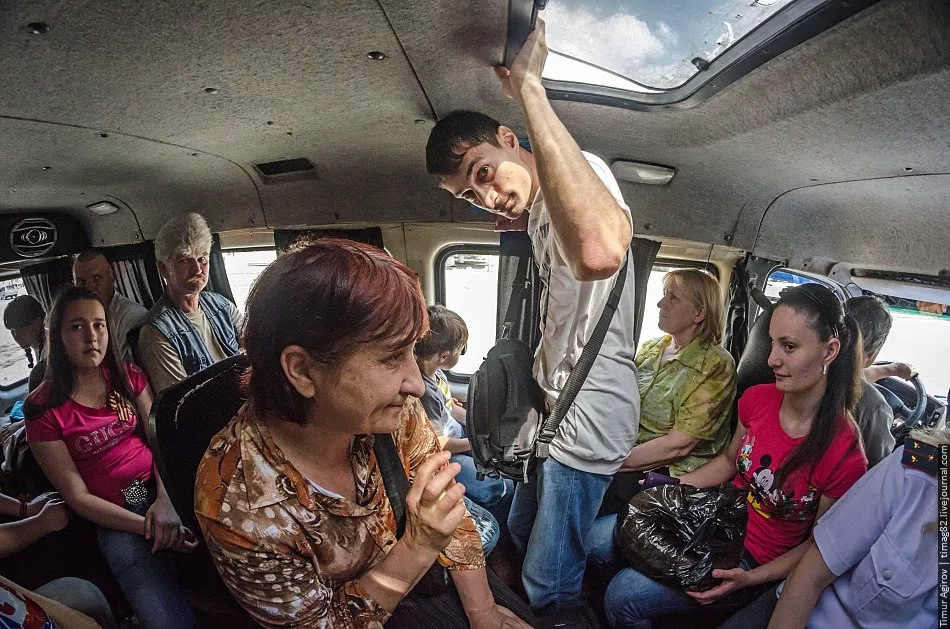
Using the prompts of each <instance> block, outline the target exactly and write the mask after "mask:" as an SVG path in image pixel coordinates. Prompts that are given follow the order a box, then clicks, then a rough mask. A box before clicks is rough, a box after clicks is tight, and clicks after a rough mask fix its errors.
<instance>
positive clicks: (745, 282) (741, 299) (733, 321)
mask: <svg viewBox="0 0 950 629" xmlns="http://www.w3.org/2000/svg"><path fill="white" fill-rule="evenodd" d="M749 255H750V254H748V253H747V254H746V255H745V257H744V258H742V259H741V260H739V261H738V262H737V263H736V266H735V267H733V269H732V276H731V277H730V278H729V303H728V308H729V310H728V311H727V313H726V334H725V338H724V339H723V346H725V348H726V349H728V350H729V353H730V354H732V358H733V360H735V361H736V364H737V365H738V364H739V359H740V358H742V352H743V351H744V350H745V346H746V343H748V342H749V271H748V265H749Z"/></svg>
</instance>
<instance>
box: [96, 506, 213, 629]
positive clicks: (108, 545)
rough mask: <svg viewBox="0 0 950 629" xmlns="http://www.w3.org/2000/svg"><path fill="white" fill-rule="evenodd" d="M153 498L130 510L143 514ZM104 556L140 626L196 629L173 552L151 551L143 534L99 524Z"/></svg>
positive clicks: (153, 628) (99, 538)
mask: <svg viewBox="0 0 950 629" xmlns="http://www.w3.org/2000/svg"><path fill="white" fill-rule="evenodd" d="M149 506H151V501H149V502H146V503H145V504H143V505H140V506H139V507H136V508H133V509H130V511H132V512H134V513H137V514H139V515H142V516H144V515H145V513H146V512H147V511H148V508H149ZM96 538H97V540H98V542H99V549H100V550H101V551H102V556H103V557H104V558H105V560H106V564H108V566H109V570H111V571H112V575H113V576H114V577H115V580H116V582H117V583H118V584H119V587H120V588H122V593H123V594H125V598H126V599H127V600H128V601H129V605H131V606H132V611H134V612H135V616H136V618H138V621H139V627H141V629H176V628H178V629H197V628H198V620H197V619H196V618H195V614H194V612H193V611H192V609H191V605H189V604H188V601H186V600H185V596H184V594H183V593H182V591H181V588H180V587H179V586H178V574H177V573H176V572H175V564H174V562H173V561H172V555H171V553H172V552H174V551H168V550H165V551H161V552H158V553H155V554H154V555H153V554H152V542H150V541H149V540H147V539H145V538H144V537H143V536H141V535H136V534H134V533H124V532H122V531H116V530H114V529H108V528H105V527H102V526H97V527H96Z"/></svg>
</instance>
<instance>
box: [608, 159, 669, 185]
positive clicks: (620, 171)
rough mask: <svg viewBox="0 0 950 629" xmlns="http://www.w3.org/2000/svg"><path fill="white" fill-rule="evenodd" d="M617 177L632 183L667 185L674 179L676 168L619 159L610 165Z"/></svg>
mask: <svg viewBox="0 0 950 629" xmlns="http://www.w3.org/2000/svg"><path fill="white" fill-rule="evenodd" d="M610 170H612V171H613V173H614V175H615V176H616V177H617V179H622V180H624V181H629V182H630V183H645V184H650V185H653V186H665V185H666V184H668V183H670V180H672V179H673V175H675V174H676V169H675V168H670V167H669V166H657V165H656V164H644V163H642V162H628V161H626V160H617V161H615V162H614V163H613V164H611V165H610Z"/></svg>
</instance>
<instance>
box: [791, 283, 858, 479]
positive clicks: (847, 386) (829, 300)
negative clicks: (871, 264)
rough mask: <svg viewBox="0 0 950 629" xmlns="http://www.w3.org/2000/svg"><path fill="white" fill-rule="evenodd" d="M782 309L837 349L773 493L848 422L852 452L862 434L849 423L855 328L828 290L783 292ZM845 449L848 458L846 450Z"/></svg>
mask: <svg viewBox="0 0 950 629" xmlns="http://www.w3.org/2000/svg"><path fill="white" fill-rule="evenodd" d="M779 306H785V307H787V308H791V309H792V310H794V311H795V312H796V313H798V314H801V315H805V316H806V317H808V319H809V321H810V322H811V328H812V330H814V331H815V334H816V335H817V336H818V338H819V340H821V341H823V342H824V341H828V340H829V339H831V338H832V337H835V338H837V339H838V341H839V342H840V343H841V349H840V350H839V351H838V355H837V356H836V357H835V359H834V360H833V361H832V362H831V364H830V365H829V366H828V376H827V377H828V381H827V384H826V386H825V394H824V395H823V396H822V398H821V404H820V405H819V406H818V414H817V415H816V416H815V421H814V422H813V423H812V426H811V430H809V431H808V434H807V435H806V436H805V438H804V439H803V440H802V442H801V443H800V444H799V446H798V447H797V448H796V449H795V451H794V452H793V453H792V455H791V456H790V457H789V458H788V460H786V461H785V463H783V464H782V466H781V468H780V469H779V470H778V471H777V472H776V473H775V482H774V485H775V486H776V487H781V486H782V483H783V482H784V480H785V479H786V478H788V477H789V476H791V474H792V472H794V471H795V470H797V469H798V468H800V467H806V466H807V467H808V468H810V470H813V469H814V467H815V465H817V463H818V461H819V460H820V459H821V457H822V456H824V454H825V451H826V450H827V449H828V446H829V445H831V442H832V441H833V440H834V437H835V435H836V434H837V432H838V430H839V429H840V427H841V423H840V422H842V421H846V422H849V423H850V424H851V425H852V428H853V429H854V433H855V439H854V442H853V443H852V447H851V449H853V448H856V447H858V444H859V443H860V440H861V431H860V430H859V429H858V427H857V425H856V424H855V423H854V419H853V418H852V417H851V409H853V408H854V405H855V403H856V402H857V398H858V392H859V391H860V388H859V387H860V378H861V369H860V366H861V364H862V361H861V330H860V329H859V328H858V324H857V322H856V321H855V320H854V319H853V318H852V317H851V316H850V315H848V314H847V313H845V311H844V308H843V307H842V305H841V302H840V301H839V300H838V298H837V297H836V296H835V294H834V293H832V292H831V291H830V290H828V289H827V288H825V287H824V286H821V285H820V284H802V285H800V286H795V287H792V288H786V289H785V290H783V291H782V294H781V296H780V297H779V300H778V303H776V304H775V307H776V308H778V307H779ZM851 449H849V452H850V450H851Z"/></svg>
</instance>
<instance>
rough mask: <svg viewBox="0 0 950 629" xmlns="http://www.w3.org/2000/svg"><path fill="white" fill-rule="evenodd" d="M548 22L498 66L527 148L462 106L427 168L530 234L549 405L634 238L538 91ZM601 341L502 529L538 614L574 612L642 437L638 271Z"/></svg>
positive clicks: (597, 162) (611, 192) (540, 359)
mask: <svg viewBox="0 0 950 629" xmlns="http://www.w3.org/2000/svg"><path fill="white" fill-rule="evenodd" d="M546 55H547V48H546V45H545V42H544V25H543V23H542V22H541V21H540V20H539V22H538V28H537V29H536V30H535V31H534V32H533V33H532V34H531V36H530V37H529V38H528V40H527V41H526V42H525V45H524V47H523V48H522V50H521V52H520V53H519V54H518V56H517V58H516V59H515V61H514V63H513V64H512V66H511V69H510V70H509V69H506V68H496V74H498V76H499V78H500V79H501V83H502V89H503V91H504V93H505V95H507V96H509V97H511V98H514V99H515V100H516V101H517V102H518V104H519V105H520V106H521V109H522V111H523V112H524V117H525V121H526V123H527V128H528V136H529V138H530V140H531V146H532V150H533V152H529V151H527V150H525V149H524V148H522V147H521V146H519V143H518V138H517V136H516V135H515V133H514V131H512V130H511V129H510V128H508V127H506V126H504V125H500V124H499V123H498V122H497V121H495V120H493V119H492V118H489V117H488V116H485V115H483V114H479V113H475V112H456V113H454V114H451V115H449V116H448V117H446V118H445V119H443V120H441V121H440V122H439V123H438V124H437V125H436V126H435V128H434V129H433V130H432V134H431V135H430V136H429V142H428V145H427V146H426V166H427V169H428V171H429V173H430V174H432V175H434V176H435V177H437V178H438V180H439V185H440V186H441V187H442V188H444V189H446V190H448V191H449V192H451V193H452V194H454V195H455V196H456V197H459V198H462V199H465V200H467V201H469V202H470V203H473V204H475V205H477V206H479V207H482V208H485V209H487V210H488V211H489V212H492V213H494V214H497V215H498V219H496V229H519V228H520V229H525V228H526V229H527V231H528V234H529V236H530V237H531V242H532V249H533V252H534V258H535V260H536V262H537V264H538V268H539V271H540V276H541V279H542V280H543V282H544V292H543V294H542V296H541V304H542V313H541V329H542V334H541V343H540V346H539V347H538V351H537V353H536V355H535V363H534V376H535V379H536V380H537V381H538V383H539V384H540V385H541V387H542V388H543V389H544V391H545V393H546V396H547V403H548V407H549V408H550V407H551V406H553V404H554V401H555V400H556V399H557V397H558V395H559V394H560V391H561V388H562V387H563V386H564V384H565V382H566V381H567V377H568V375H569V374H570V371H571V369H572V367H573V366H574V364H575V363H576V362H577V360H578V358H579V357H580V355H581V351H582V350H583V348H584V344H585V343H586V342H587V340H588V339H589V338H590V336H591V334H592V332H593V329H594V326H595V325H596V323H597V320H598V319H599V317H600V314H601V312H602V311H603V309H604V304H605V303H606V300H607V295H608V294H609V293H610V290H611V288H612V286H613V284H614V280H615V279H616V275H617V273H618V272H619V270H620V269H621V267H622V266H623V262H624V256H625V253H626V251H627V248H628V246H629V243H630V239H631V235H632V233H633V221H632V218H631V216H630V209H629V208H628V207H627V205H626V204H625V203H624V201H623V198H622V197H621V195H620V189H619V187H618V186H617V182H616V180H615V179H614V177H613V175H612V174H611V172H610V169H609V168H608V167H607V165H606V164H605V163H604V162H603V160H601V159H600V158H598V157H596V156H594V155H590V154H588V153H583V152H581V150H580V149H579V148H578V146H577V144H576V143H575V142H574V139H573V138H572V137H571V135H570V134H569V133H568V131H567V129H565V128H564V125H563V124H562V123H561V121H560V120H559V119H558V117H557V115H556V114H555V113H554V110H553V109H552V108H551V104H550V103H549V102H548V99H547V95H546V93H545V91H544V88H543V87H542V85H541V71H542V69H543V67H544V59H545V57H546ZM627 274H628V277H627V280H626V286H625V288H624V291H623V294H622V297H621V300H620V305H619V307H618V309H617V312H616V313H615V315H614V317H613V319H612V321H611V324H610V329H609V331H608V333H607V336H606V338H605V339H604V343H603V346H602V347H601V349H600V352H599V354H598V356H597V359H596V360H595V361H594V365H593V367H592V369H591V371H590V374H589V375H588V377H587V380H586V382H585V383H584V386H583V388H582V389H581V391H580V392H579V393H578V395H577V398H576V399H575V401H574V404H573V405H572V407H571V409H570V410H569V411H568V413H567V415H566V417H565V418H564V420H563V421H562V422H561V424H560V426H559V428H558V431H557V435H556V437H555V438H554V441H553V442H552V443H551V446H550V458H548V459H546V460H545V461H544V463H543V464H542V465H540V466H539V469H538V472H537V474H536V478H533V479H531V482H529V483H527V484H520V485H519V486H518V488H517V489H516V492H515V497H514V502H513V504H512V508H511V515H510V516H509V518H508V526H509V528H510V530H511V534H512V537H513V538H514V540H515V543H516V545H518V546H519V547H520V549H521V550H522V551H523V552H524V554H525V562H524V568H523V571H522V581H523V582H524V586H525V590H526V592H527V594H528V598H529V600H530V602H531V606H532V607H533V608H534V609H535V610H536V611H538V612H539V613H541V614H549V613H553V614H554V615H555V616H557V617H560V618H565V617H567V616H568V614H569V613H570V611H571V610H572V609H573V608H575V607H576V606H577V605H579V604H580V603H581V602H582V600H581V580H582V578H583V576H584V568H585V562H586V558H587V547H586V543H585V540H586V537H587V533H588V531H589V530H590V528H591V525H592V523H593V521H594V518H595V516H596V515H597V511H598V509H599V508H600V503H601V501H602V499H603V496H604V492H605V491H606V489H607V486H608V485H609V484H610V480H611V476H612V475H613V474H614V473H615V472H616V471H617V470H618V469H619V468H620V465H621V463H623V461H624V459H625V458H626V456H627V455H628V454H629V453H630V450H631V449H632V448H633V445H634V443H635V442H636V438H637V429H638V427H639V416H640V395H639V392H638V391H637V386H636V382H637V373H636V366H635V365H634V362H633V359H634V356H635V354H636V345H635V342H634V336H633V330H634V312H635V310H634V289H633V286H634V281H633V265H632V264H631V265H629V266H628V269H627Z"/></svg>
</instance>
